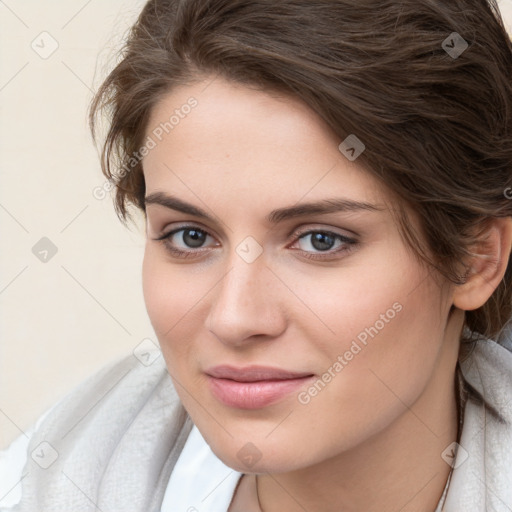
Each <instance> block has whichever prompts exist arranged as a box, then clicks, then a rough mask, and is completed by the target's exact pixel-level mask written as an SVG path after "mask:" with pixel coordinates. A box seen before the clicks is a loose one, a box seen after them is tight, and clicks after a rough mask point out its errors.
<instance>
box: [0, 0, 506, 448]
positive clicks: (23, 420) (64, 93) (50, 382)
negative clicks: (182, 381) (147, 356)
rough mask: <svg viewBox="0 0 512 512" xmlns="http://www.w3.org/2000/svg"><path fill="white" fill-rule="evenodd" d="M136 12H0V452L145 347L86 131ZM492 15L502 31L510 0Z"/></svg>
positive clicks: (124, 234)
mask: <svg viewBox="0 0 512 512" xmlns="http://www.w3.org/2000/svg"><path fill="white" fill-rule="evenodd" d="M143 4H144V0H108V2H107V1H101V2H100V1H99V0H89V1H87V0H72V1H71V0H68V1H66V2H64V1H57V0H46V1H45V2H44V3H43V2H37V1H36V0H27V1H24V2H16V1H15V0H5V1H0V59H1V63H2V64H1V68H0V108H1V111H0V173H1V174H0V179H1V187H0V233H1V241H0V247H1V252H0V334H1V342H0V448H3V447H5V446H6V445H7V444H8V443H9V442H10V441H12V440H13V439H14V438H16V437H17V436H19V435H21V434H22V432H23V431H25V430H27V429H28V428H29V427H30V426H31V424H32V423H33V422H34V421H35V420H36V419H37V418H38V417H39V415H40V414H42V413H43V412H44V411H45V410H46V409H47V408H48V407H50V406H51V405H52V404H54V403H55V402H56V401H57V400H58V399H59V398H61V397H62V396H63V395H64V394H65V393H66V392H67V391H69V390H70V389H71V388H72V387H73V386H75V385H76V384H78V383H79V382H80V381H81V380H83V379H84V378H85V377H86V376H88V375H90V374H91V373H92V372H94V371H95V370H96V369H98V368H99V367H101V366H102V365H104V364H105V363H107V362H109V361H112V360H114V359H115V358H117V357H119V356H120V355H122V354H129V353H131V352H132V351H133V350H134V349H135V348H136V347H137V346H138V344H139V343H141V341H142V340H143V339H145V338H151V339H153V340H154V341H156V339H155V337H154V334H153V331H152V328H151V324H150V322H149V320H148V318H147V315H146V312H145V307H144V301H143V297H142V291H141V277H140V274H141V271H140V267H141V262H142V253H143V246H144V238H143V232H142V230H141V229H140V228H139V230H138V231H137V229H136V228H132V230H131V231H129V230H127V229H126V228H124V227H123V226H122V225H121V223H120V222H119V221H118V220H117V218H116V216H115V213H114V210H113V207H112V202H111V200H110V196H109V195H107V196H106V197H105V198H104V199H103V200H99V199H96V198H95V197H94V196H93V190H94V189H95V188H96V187H101V186H102V185H103V184H104V182H105V180H104V178H103V177H102V175H101V172H100V170H99V162H98V156H97V153H96V150H95V149H94V147H93V145H92V142H91V139H90V136H89V133H88V128H87V123H86V109H87V105H88V103H89V101H90V99H91V97H92V92H93V90H94V89H95V88H96V87H97V86H98V84H99V83H100V81H101V79H102V78H104V77H105V75H106V70H107V69H109V68H110V66H111V65H112V63H113V58H114V56H113V52H114V50H115V49H116V48H118V47H119V44H120V41H121V40H122V37H123V34H124V32H125V30H126V29H127V28H128V27H129V26H130V24H131V23H132V22H133V21H134V19H135V18H136V16H137V14H138V12H139V10H140V8H141V7H142V5H143ZM500 7H501V9H502V12H503V14H504V16H505V20H506V23H507V24H508V26H509V27H510V28H511V29H512V0H501V2H500ZM44 32H46V34H45V33H44ZM511 33H512V30H511ZM57 45H58V47H57ZM54 48H56V49H55V51H54V52H53V53H51V51H52V50H53V49H54ZM50 53H51V55H50ZM98 58H99V60H97V59H98ZM43 237H46V238H48V239H49V240H51V242H52V243H53V244H54V246H56V248H57V252H56V254H55V255H53V256H51V253H48V255H47V256H46V258H47V261H46V262H44V261H41V260H40V259H39V258H38V257H36V255H35V254H33V252H32V248H33V247H34V246H35V245H36V244H37V243H38V242H39V241H40V239H41V238H43ZM36 247H37V246H36ZM38 250H39V251H44V247H43V248H39V249H38ZM36 252H38V251H36ZM44 255H45V254H44V252H42V253H39V257H41V258H43V257H44Z"/></svg>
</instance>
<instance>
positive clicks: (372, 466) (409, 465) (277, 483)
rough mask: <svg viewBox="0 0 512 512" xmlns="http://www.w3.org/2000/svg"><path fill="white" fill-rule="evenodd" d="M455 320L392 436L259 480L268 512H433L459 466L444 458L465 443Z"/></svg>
mask: <svg viewBox="0 0 512 512" xmlns="http://www.w3.org/2000/svg"><path fill="white" fill-rule="evenodd" d="M462 315H463V313H462V312H460V311H458V310H457V311H455V312H454V314H452V315H451V317H450V320H449V322H448V326H447V329H446V331H445V333H446V334H445V339H444V342H443V345H442V347H441V349H440V353H439V358H438V364H437V365H436V368H435V370H434V372H433V374H432V377H431V379H430V380H429V383H428V385H427V387H426V388H425V390H424V392H423V393H422V394H421V395H420V397H419V398H418V399H417V400H416V402H415V403H414V404H412V405H410V406H405V405H404V413H403V414H402V415H401V416H400V417H398V418H397V420H396V421H394V422H393V423H392V424H391V425H389V426H388V427H387V428H386V429H385V430H383V431H381V432H379V433H378V434H376V435H375V436H373V437H371V438H369V439H367V440H366V441H365V442H364V443H362V444H360V445H358V446H357V447H354V448H353V449H351V450H350V451H347V452H344V453H342V454H340V455H337V456H335V457H333V458H331V459H329V460H327V461H324V462H322V464H318V465H315V466H313V467H309V468H304V469H301V470H297V471H293V472H290V473H284V474H276V475H270V474H264V475H258V477H257V480H258V484H257V485H258V494H259V500H260V503H261V508H262V510H263V511H264V512H276V511H282V510H287V511H288V512H296V511H297V512H303V511H304V510H322V511H325V512H331V511H332V512H339V511H340V510H342V511H343V512H356V511H361V510H365V511H366V512H396V511H397V510H400V512H433V511H434V510H435V508H436V506H437V504H438V502H439V500H440V498H441V495H442V493H443V490H444V487H445V485H446V482H447V479H448V477H449V475H450V471H451V467H450V466H449V465H448V464H447V463H446V462H445V461H444V460H443V458H442V457H441V454H442V452H443V451H444V450H445V449H446V448H447V447H448V446H449V445H450V444H451V443H452V442H454V441H456V440H457V428H458V414H457V402H456V393H455V388H456V386H455V367H456V363H457V357H458V348H459V343H458V339H459V335H460V331H461V325H462V318H463V317H462Z"/></svg>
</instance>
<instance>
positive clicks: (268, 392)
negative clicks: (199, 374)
mask: <svg viewBox="0 0 512 512" xmlns="http://www.w3.org/2000/svg"><path fill="white" fill-rule="evenodd" d="M313 378H314V377H313V376H312V375H310V376H308V377H302V378H298V379H286V380H260V381H257V382H237V381H234V380H230V379H217V378H215V377H210V376H209V377H208V384H209V386H210V390H211V391H212V393H213V394H214V396H215V397H216V398H217V399H218V400H220V401H221V402H222V403H224V404H225V405H229V406H230V407H236V408H237V409H261V408H262V407H266V406H267V405H271V404H273V403H275V402H277V401H279V400H281V399H282V398H283V397H285V396H286V395H289V394H290V393H293V392H294V391H297V390H298V389H299V388H301V387H303V386H304V385H305V384H306V383H308V382H309V381H311V380H312V379H313Z"/></svg>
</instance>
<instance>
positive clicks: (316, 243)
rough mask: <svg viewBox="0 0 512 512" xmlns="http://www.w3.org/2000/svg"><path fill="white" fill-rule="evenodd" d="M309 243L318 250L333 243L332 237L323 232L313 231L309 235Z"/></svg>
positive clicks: (329, 246) (326, 247)
mask: <svg viewBox="0 0 512 512" xmlns="http://www.w3.org/2000/svg"><path fill="white" fill-rule="evenodd" d="M311 244H312V245H313V247H314V248H315V249H317V250H318V251H326V250H328V249H331V248H332V246H333V245H334V237H332V236H330V235H326V234H324V233H315V234H313V235H311Z"/></svg>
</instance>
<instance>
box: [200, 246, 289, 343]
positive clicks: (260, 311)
mask: <svg viewBox="0 0 512 512" xmlns="http://www.w3.org/2000/svg"><path fill="white" fill-rule="evenodd" d="M242 248H243V246H242ZM271 278H272V273H271V272H270V271H269V270H268V269H267V268H266V262H265V259H264V257H263V255H260V256H259V257H257V258H256V259H254V260H252V261H251V260H247V259H245V258H244V255H243V253H242V256H241V255H240V254H239V253H238V252H237V251H235V250H233V252H232V254H231V255H230V258H229V261H228V271H227V273H226V274H225V275H224V277H223V278H222V279H221V281H220V282H219V283H218V284H217V286H216V293H215V294H214V295H213V300H212V303H211V307H210V311H209V315H208V319H207V327H208V329H209V330H210V331H211V332H213V333H214V334H215V335H216V336H217V337H218V338H219V339H220V340H221V341H224V342H231V343H237V342H240V341H243V340H245V339H246V338H248V337H250V336H253V335H271V336H275V335H277V334H278V332H279V330H280V329H281V328H282V327H283V325H282V319H280V317H279V308H278V305H277V303H276V297H275V296H274V295H273V294H272V290H271V287H270V279H271Z"/></svg>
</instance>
